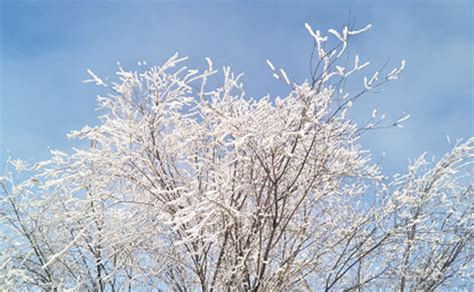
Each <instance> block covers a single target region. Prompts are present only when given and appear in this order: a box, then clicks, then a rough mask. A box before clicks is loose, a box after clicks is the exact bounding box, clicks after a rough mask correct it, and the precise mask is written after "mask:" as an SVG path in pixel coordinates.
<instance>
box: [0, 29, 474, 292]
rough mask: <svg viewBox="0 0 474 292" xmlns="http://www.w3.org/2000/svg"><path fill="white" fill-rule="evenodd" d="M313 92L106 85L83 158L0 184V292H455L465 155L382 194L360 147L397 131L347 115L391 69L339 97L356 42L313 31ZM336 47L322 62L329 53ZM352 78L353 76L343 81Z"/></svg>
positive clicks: (163, 82) (393, 75)
mask: <svg viewBox="0 0 474 292" xmlns="http://www.w3.org/2000/svg"><path fill="white" fill-rule="evenodd" d="M306 28H307V30H308V32H309V33H310V35H311V36H312V38H313V39H314V56H313V57H312V59H317V60H319V61H318V62H317V63H315V64H313V62H312V64H311V76H310V77H309V78H308V79H307V80H306V81H304V82H302V83H296V82H293V81H291V79H290V78H289V77H288V75H287V73H286V72H285V71H284V70H282V69H279V70H277V68H275V66H274V65H273V64H272V63H271V62H270V61H267V63H268V65H269V67H270V69H271V70H272V71H273V74H274V77H275V78H277V79H280V80H281V81H282V82H284V83H286V84H287V86H288V91H289V93H288V94H287V95H286V97H284V98H279V97H277V98H271V97H269V96H265V97H262V98H260V99H250V98H246V97H245V93H244V89H243V85H242V83H241V81H240V75H236V74H234V73H232V71H231V70H230V68H228V67H225V68H223V78H222V80H223V81H222V83H220V84H218V85H215V83H216V81H215V79H213V78H214V75H215V74H217V70H215V69H214V68H213V64H212V62H211V60H210V59H208V60H207V61H208V67H207V69H206V70H204V71H202V72H200V71H198V70H191V69H188V68H187V67H185V66H184V67H180V66H182V65H181V64H182V62H183V61H185V58H179V57H178V55H175V56H173V57H172V58H171V59H169V60H168V61H166V62H165V63H164V64H163V65H162V66H156V67H148V66H147V65H146V64H143V66H142V70H141V71H140V72H135V71H127V70H125V69H123V68H121V67H120V68H119V71H118V73H117V74H118V81H117V82H116V83H106V82H104V81H102V80H101V79H100V78H99V77H98V76H96V75H95V74H94V73H92V72H91V71H89V74H90V75H91V77H92V79H90V80H87V81H86V82H94V83H96V84H97V85H100V86H105V87H107V88H109V89H110V93H109V94H108V95H107V96H101V97H98V103H99V107H100V109H101V112H102V113H103V115H101V116H100V123H99V125H98V126H95V127H88V126H86V127H84V128H82V129H81V130H79V131H72V132H71V133H70V134H69V137H70V138H78V139H85V140H87V141H89V142H90V147H87V148H82V149H74V150H73V151H72V152H71V153H70V154H66V153H62V152H60V151H52V157H51V159H49V160H47V161H43V162H39V163H37V164H35V165H28V164H27V163H25V162H23V161H21V160H12V159H10V160H9V163H10V164H11V165H12V166H14V168H15V170H11V167H10V169H7V170H6V172H5V174H4V176H3V177H1V181H0V184H1V187H2V190H1V192H0V194H1V195H0V238H1V241H0V242H1V243H0V286H1V287H2V288H4V289H6V290H17V289H27V290H28V289H42V290H53V291H62V290H77V291H122V290H128V291H132V290H134V291H142V290H143V291H175V290H176V291H196V290H199V291H236V290H238V291H314V290H321V289H322V290H326V291H329V290H331V291H340V290H361V289H364V288H374V287H384V288H392V289H398V290H401V291H403V290H415V289H421V290H433V289H435V288H438V287H466V286H467V285H468V284H469V279H470V277H471V274H472V271H473V268H472V257H473V249H472V242H473V228H472V226H473V215H472V214H474V212H473V210H472V208H473V190H472V183H471V182H470V179H472V175H471V174H470V173H469V170H470V167H471V164H472V157H473V155H474V139H473V138H471V139H469V140H467V141H465V142H462V141H460V142H458V143H457V144H455V145H454V146H453V150H452V151H451V152H450V153H449V154H447V155H446V156H445V157H443V158H442V159H441V160H440V161H439V162H438V163H437V164H436V165H434V166H433V167H432V168H429V167H428V166H429V164H428V163H427V162H426V160H425V158H424V156H423V157H421V158H419V159H418V160H416V161H415V162H414V163H413V164H411V165H410V166H409V170H408V174H406V175H398V176H396V177H394V178H393V180H387V179H386V178H385V176H384V175H383V174H382V173H381V171H380V169H379V167H378V165H377V164H375V163H373V162H371V156H370V153H369V152H368V151H366V150H364V149H363V148H362V146H361V145H360V144H359V142H358V141H359V138H360V137H361V135H363V134H364V133H365V132H366V131H369V130H374V129H377V128H380V127H390V126H399V125H400V124H401V123H402V122H403V121H405V120H406V119H407V118H408V117H401V118H400V119H399V120H397V121H395V122H392V123H384V121H383V116H381V117H378V116H377V114H376V112H375V111H374V112H373V114H372V116H371V117H369V118H368V120H367V122H365V123H360V122H359V123H357V122H356V121H355V120H353V119H351V118H350V117H349V115H348V113H349V112H350V111H351V107H352V105H353V104H354V103H355V102H357V100H358V99H359V98H360V97H361V96H363V94H364V93H366V92H369V91H371V90H373V89H375V88H377V87H379V86H381V85H383V84H384V83H386V82H388V81H391V80H395V79H397V78H398V77H399V76H400V74H401V72H402V70H403V67H404V65H405V64H404V62H402V63H401V66H400V67H399V68H395V69H394V70H392V71H390V72H388V73H385V74H384V73H383V72H381V71H380V72H379V71H377V72H375V74H373V75H371V77H369V78H364V83H363V89H362V90H361V91H360V92H358V93H356V94H352V95H351V94H349V93H346V91H345V89H344V87H343V85H344V83H345V81H346V79H347V78H349V77H350V76H351V75H352V74H354V73H356V72H358V71H361V70H362V69H364V68H365V67H367V65H368V62H366V63H361V62H360V58H359V57H358V56H355V57H354V63H353V64H352V65H351V66H349V67H348V68H346V67H344V66H342V63H343V62H341V61H340V59H341V57H342V56H345V55H346V54H347V53H346V48H347V45H348V42H349V40H350V39H351V38H352V37H353V36H354V35H356V34H359V33H362V32H364V31H365V30H367V29H369V28H370V26H367V27H365V28H363V29H360V30H353V29H351V28H349V27H344V29H343V30H342V31H341V32H338V31H336V30H333V29H331V30H329V34H330V35H331V36H333V37H334V40H335V41H331V40H330V39H328V37H327V36H323V35H322V34H321V32H320V31H315V30H313V29H312V28H311V26H309V25H306ZM331 45H333V47H332V48H329V47H330V46H331ZM358 74H361V73H358Z"/></svg>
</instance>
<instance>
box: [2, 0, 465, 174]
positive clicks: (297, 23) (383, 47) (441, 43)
mask: <svg viewBox="0 0 474 292" xmlns="http://www.w3.org/2000/svg"><path fill="white" fill-rule="evenodd" d="M0 3H1V4H0V28H1V33H0V68H1V70H0V97H1V98H0V167H1V169H2V170H3V168H4V165H5V164H4V162H5V160H6V158H7V157H8V156H12V157H14V158H22V159H24V160H26V161H27V162H31V163H34V162H37V161H39V160H42V159H47V158H48V157H49V150H48V149H50V148H52V149H59V150H62V151H68V149H71V148H72V147H73V146H75V145H78V142H77V141H69V140H67V139H66V134H67V133H68V132H69V131H71V130H76V129H80V128H81V127H82V126H84V125H86V124H87V125H95V124H97V118H96V116H97V112H96V111H95V108H96V95H97V94H104V93H105V92H104V91H103V89H101V88H99V87H96V86H94V85H91V84H83V83H82V82H81V80H85V79H88V77H89V76H88V75H87V73H86V70H87V69H91V70H92V71H94V72H95V73H96V74H98V75H99V76H101V77H104V78H105V77H107V78H108V79H109V80H114V78H115V77H114V74H115V72H116V70H117V62H118V61H119V62H120V63H121V65H122V66H123V67H125V68H130V69H136V68H137V62H138V61H146V62H147V63H148V64H156V65H159V64H161V63H162V62H163V61H165V60H166V59H168V58H169V57H170V56H171V55H173V54H174V53H175V52H179V53H180V54H181V55H184V56H189V57H190V60H189V62H188V65H189V66H190V67H193V66H194V67H197V68H204V67H205V65H206V62H205V58H206V57H211V58H212V59H213V61H214V64H215V67H221V66H224V65H230V66H231V67H232V68H233V70H234V71H236V72H242V73H244V74H245V75H244V79H243V80H244V83H245V84H246V92H247V96H249V97H255V98H258V97H261V96H263V95H265V94H267V93H270V94H271V95H272V96H278V95H279V96H285V95H286V94H287V93H288V92H287V89H286V87H284V86H283V85H282V84H281V82H279V81H277V80H275V79H274V78H272V73H271V71H270V70H269V68H268V66H267V65H266V64H265V60H266V59H270V60H271V61H272V62H273V63H274V64H275V65H276V66H278V67H282V68H284V69H285V70H286V72H288V75H289V76H290V78H291V79H292V80H295V81H303V80H304V79H305V78H308V76H309V73H308V63H309V57H310V53H311V49H312V45H313V42H312V39H311V37H310V36H309V34H308V33H307V31H306V30H305V28H304V23H305V22H307V23H310V24H311V25H312V26H313V27H314V28H316V29H320V30H322V31H327V30H328V29H329V28H338V29H339V28H341V27H342V26H343V25H345V24H347V22H348V19H351V20H355V22H356V26H357V27H364V26H366V25H367V24H369V23H370V24H372V29H371V30H370V31H369V32H367V33H364V34H363V35H359V36H358V37H357V38H356V39H354V42H353V43H352V44H351V45H350V46H351V47H350V51H349V53H350V54H352V55H354V54H359V55H360V56H361V58H362V60H369V61H371V66H370V67H369V69H368V70H367V71H366V72H367V75H371V74H373V72H375V71H376V70H377V69H379V68H380V67H381V66H383V65H384V64H385V63H386V62H387V61H388V62H389V63H388V64H389V67H396V66H398V65H399V63H400V61H401V60H402V59H405V60H406V63H407V65H406V70H405V72H404V74H403V78H402V79H400V80H397V81H395V82H392V83H390V84H388V85H387V86H385V87H384V92H381V93H377V94H368V95H365V96H364V97H363V98H362V100H361V101H360V103H359V104H358V105H357V106H356V107H355V109H354V113H353V116H354V118H356V119H357V118H361V117H365V116H367V114H369V115H370V112H371V111H372V109H373V108H377V109H378V112H379V113H385V114H386V115H387V119H396V118H397V117H399V116H400V115H401V114H403V113H407V114H410V115H411V118H410V120H408V121H407V122H406V123H405V127H404V128H403V129H399V128H392V129H387V130H378V131H373V132H370V133H368V134H366V135H364V136H363V137H362V139H361V143H362V144H363V146H364V147H365V148H366V149H368V150H370V151H372V152H373V156H374V159H377V160H378V159H379V158H380V157H381V156H382V153H384V152H385V153H386V155H385V156H384V158H383V160H382V162H381V166H382V168H383V169H384V171H385V172H386V173H389V174H390V173H394V172H399V171H405V170H406V166H407V163H408V159H409V158H415V157H417V156H419V155H420V154H422V153H423V152H425V151H426V152H428V153H429V154H430V155H435V156H436V157H439V156H440V155H442V154H443V153H445V152H447V151H449V149H450V148H451V147H450V145H449V143H448V142H447V138H446V136H447V135H449V136H450V137H451V140H453V141H454V140H455V139H456V138H469V137H471V136H473V134H474V121H473V116H474V115H473V111H474V105H473V102H474V101H473V85H472V84H473V67H474V61H473V55H472V52H473V51H474V50H473V19H474V18H473V4H472V1H468V0H466V1H456V0H446V1H355V0H354V1H298V0H296V1H174V2H171V1H6V0H0ZM362 78H363V76H357V77H356V78H355V80H354V84H361V83H360V82H362ZM358 82H359V83H358ZM354 86H356V85H354Z"/></svg>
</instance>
